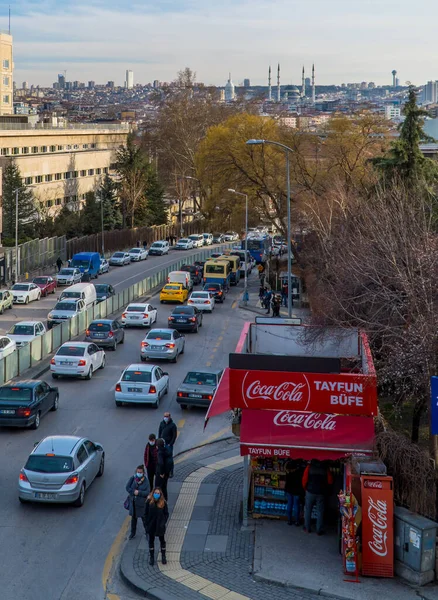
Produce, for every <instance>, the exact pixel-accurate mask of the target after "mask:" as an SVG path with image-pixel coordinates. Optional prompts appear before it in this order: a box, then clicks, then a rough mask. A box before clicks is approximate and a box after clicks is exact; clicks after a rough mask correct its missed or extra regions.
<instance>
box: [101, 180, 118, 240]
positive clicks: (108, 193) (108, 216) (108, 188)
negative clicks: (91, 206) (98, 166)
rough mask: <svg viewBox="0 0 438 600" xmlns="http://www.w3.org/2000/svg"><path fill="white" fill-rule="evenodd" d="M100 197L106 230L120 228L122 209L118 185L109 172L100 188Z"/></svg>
mask: <svg viewBox="0 0 438 600" xmlns="http://www.w3.org/2000/svg"><path fill="white" fill-rule="evenodd" d="M98 198H99V199H100V201H101V202H103V226H104V229H105V230H106V231H112V230H113V229H120V227H121V225H122V211H121V210H120V201H119V199H118V197H117V186H116V184H115V183H114V181H113V180H112V179H111V177H110V176H109V175H108V174H107V175H105V177H104V180H103V181H102V184H101V186H100V188H99V190H98Z"/></svg>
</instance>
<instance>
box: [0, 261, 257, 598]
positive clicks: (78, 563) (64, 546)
mask: <svg viewBox="0 0 438 600" xmlns="http://www.w3.org/2000/svg"><path fill="white" fill-rule="evenodd" d="M175 254H176V253H175ZM175 254H173V255H171V256H169V257H160V258H157V259H156V258H153V259H149V260H148V261H147V262H143V263H140V264H133V265H132V266H131V267H124V268H120V269H116V268H114V269H112V271H111V272H110V274H109V275H104V276H102V277H100V281H102V282H103V281H108V282H111V283H112V284H113V285H117V289H119V290H120V289H122V288H123V287H125V286H128V285H131V284H132V283H134V282H135V281H138V280H139V279H141V278H142V277H145V276H147V275H148V274H151V272H152V270H153V269H155V268H159V267H161V266H163V264H164V265H165V264H170V263H171V262H173V261H174V260H175ZM186 254H188V255H190V254H191V253H190V252H189V253H181V255H186ZM253 277H254V275H253ZM242 285H243V284H242V283H240V284H239V286H238V287H237V288H232V290H231V292H230V293H229V294H228V297H227V300H226V301H225V303H224V304H223V305H220V304H218V305H216V310H215V311H214V313H213V314H212V315H210V314H208V315H204V325H203V327H202V328H201V329H200V330H199V333H198V334H187V335H186V350H185V353H184V355H183V356H181V357H180V359H179V361H178V363H177V364H168V363H164V364H165V370H166V371H168V373H169V375H170V392H169V394H168V395H167V396H165V397H164V398H163V400H162V401H161V404H160V407H159V409H158V410H155V409H153V408H151V407H148V406H145V407H138V406H137V407H135V406H130V407H126V406H125V407H121V408H117V407H116V406H115V403H114V385H115V382H116V381H117V379H118V377H119V375H120V373H121V371H122V369H123V368H124V367H126V366H127V365H129V364H130V363H133V362H138V361H139V349H140V342H141V340H142V339H143V337H144V335H145V331H142V330H136V329H128V330H127V331H126V338H125V344H123V345H119V346H118V347H117V350H116V352H112V351H107V353H106V356H107V363H106V367H105V369H104V370H100V371H98V372H97V373H96V374H95V376H94V377H93V379H92V380H90V381H86V380H80V381H78V380H73V379H72V380H66V379H60V380H57V382H56V385H58V387H59V390H60V407H59V410H58V411H57V412H55V413H49V414H48V415H47V416H46V417H44V419H43V420H42V422H41V425H40V428H39V430H38V431H37V432H35V431H30V430H20V429H0V452H1V456H2V470H1V477H0V498H1V503H0V548H1V555H2V561H1V562H2V567H1V570H0V589H1V592H0V597H1V598H2V600H17V599H18V598H19V599H20V600H40V599H41V600H79V599H80V600H98V599H103V598H105V590H104V587H103V582H102V573H103V570H104V565H105V560H106V558H107V555H108V552H109V550H110V548H111V546H112V544H113V542H114V540H115V539H116V536H117V534H118V532H119V531H120V528H121V525H122V523H123V521H124V519H125V517H126V514H127V513H126V511H125V510H124V509H123V501H124V499H125V497H126V492H125V484H126V481H127V480H128V478H129V477H130V476H131V475H132V474H133V473H134V471H135V467H136V466H137V464H140V463H142V462H143V450H144V446H145V443H146V441H147V438H148V434H149V433H151V432H155V433H156V432H157V429H158V424H159V421H160V420H161V418H162V415H163V412H164V411H165V410H170V411H171V413H172V416H173V419H174V421H175V422H176V423H177V425H178V427H179V437H178V440H177V443H176V447H175V452H180V451H181V450H185V449H189V448H192V447H194V446H196V445H198V444H200V443H202V442H203V441H206V440H207V439H218V438H220V437H221V436H224V435H226V434H227V433H229V431H230V424H229V420H228V416H225V415H224V416H222V417H217V418H215V419H213V420H212V421H211V422H210V423H209V426H208V428H207V430H206V432H204V430H203V424H204V416H205V411H204V410H200V409H191V410H188V411H182V410H181V409H180V407H179V405H178V404H177V403H176V400H175V395H176V388H177V386H178V385H179V383H180V382H181V381H182V380H183V378H184V376H185V374H186V372H187V371H189V370H191V369H199V368H201V367H209V366H211V368H219V367H224V366H226V365H227V364H228V354H229V352H232V351H233V350H234V348H235V346H236V343H237V341H238V338H239V335H240V331H241V329H242V326H243V323H244V320H245V319H247V318H248V313H244V312H243V311H240V310H239V309H238V308H237V302H236V300H237V298H238V295H239V294H240V293H241V291H242ZM43 303H47V306H49V304H51V303H52V300H51V299H46V300H43V301H41V303H35V304H34V305H30V306H28V307H25V308H24V307H23V308H21V307H20V308H19V309H18V310H17V311H16V312H17V313H18V312H20V313H21V315H23V314H24V313H26V316H20V317H19V318H20V319H23V318H43V317H44V316H45V315H46V314H47V309H44V310H43V309H42V308H39V304H41V305H42V304H43ZM154 303H155V304H156V305H157V306H158V307H159V312H158V326H166V325H167V317H168V315H169V314H170V312H171V310H172V307H171V306H170V305H160V304H159V303H158V300H156V299H154ZM8 312H12V311H8ZM14 312H15V308H14ZM29 312H31V313H32V316H30V315H28V313H29ZM5 318H6V319H8V318H10V317H9V314H8V315H4V316H3V317H1V318H0V321H3V319H5ZM2 324H3V323H2ZM45 379H46V380H47V381H49V382H51V381H52V380H51V378H50V375H49V374H47V376H46V377H45ZM53 383H55V382H53ZM51 434H75V435H79V436H87V437H89V438H90V439H91V440H93V441H97V442H99V443H101V444H102V445H103V447H104V450H105V453H106V467H105V473H104V476H103V477H102V478H101V479H96V480H95V481H94V483H93V484H92V486H91V487H90V488H89V490H88V491H87V494H86V496H85V504H84V506H83V507H82V508H74V507H70V506H62V505H61V506H54V505H43V504H41V505H38V504H30V505H20V504H19V502H18V498H17V479H18V474H19V470H20V468H21V467H22V466H23V464H24V462H25V460H26V458H27V456H28V454H29V452H30V451H31V450H32V448H33V444H34V442H36V441H38V440H40V439H42V438H43V437H45V436H47V435H51Z"/></svg>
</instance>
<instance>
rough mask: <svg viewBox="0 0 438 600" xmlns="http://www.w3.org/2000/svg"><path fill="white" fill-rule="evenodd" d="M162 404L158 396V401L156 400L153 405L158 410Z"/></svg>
mask: <svg viewBox="0 0 438 600" xmlns="http://www.w3.org/2000/svg"><path fill="white" fill-rule="evenodd" d="M159 404H160V396H157V399H156V400H155V403H154V404H153V405H152V406H153V407H154V408H158V406H159Z"/></svg>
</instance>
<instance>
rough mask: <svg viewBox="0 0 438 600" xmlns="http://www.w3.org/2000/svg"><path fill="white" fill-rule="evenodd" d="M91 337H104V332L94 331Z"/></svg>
mask: <svg viewBox="0 0 438 600" xmlns="http://www.w3.org/2000/svg"><path fill="white" fill-rule="evenodd" d="M93 337H97V338H103V337H105V334H104V333H95V334H94V335H93Z"/></svg>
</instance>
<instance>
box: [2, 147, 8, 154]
mask: <svg viewBox="0 0 438 600" xmlns="http://www.w3.org/2000/svg"><path fill="white" fill-rule="evenodd" d="M8 154H9V148H2V156H7V155H8Z"/></svg>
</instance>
